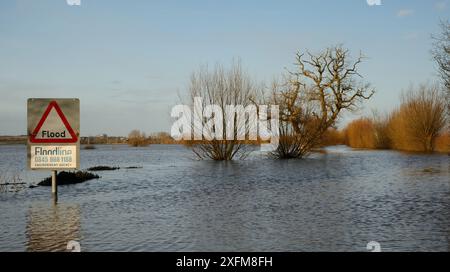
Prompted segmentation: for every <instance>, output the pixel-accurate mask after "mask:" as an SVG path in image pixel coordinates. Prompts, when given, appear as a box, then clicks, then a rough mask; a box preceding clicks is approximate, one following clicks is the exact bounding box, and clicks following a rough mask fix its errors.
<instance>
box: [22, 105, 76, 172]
mask: <svg viewBox="0 0 450 272" xmlns="http://www.w3.org/2000/svg"><path fill="white" fill-rule="evenodd" d="M27 109H28V110H27V117H28V167H29V168H30V169H51V170H64V169H77V168H79V149H80V139H79V136H80V102H79V100H78V99H37V98H30V99H28V108H27Z"/></svg>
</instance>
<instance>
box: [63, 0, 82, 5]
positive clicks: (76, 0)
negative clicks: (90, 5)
mask: <svg viewBox="0 0 450 272" xmlns="http://www.w3.org/2000/svg"><path fill="white" fill-rule="evenodd" d="M66 3H67V5H69V6H81V0H66Z"/></svg>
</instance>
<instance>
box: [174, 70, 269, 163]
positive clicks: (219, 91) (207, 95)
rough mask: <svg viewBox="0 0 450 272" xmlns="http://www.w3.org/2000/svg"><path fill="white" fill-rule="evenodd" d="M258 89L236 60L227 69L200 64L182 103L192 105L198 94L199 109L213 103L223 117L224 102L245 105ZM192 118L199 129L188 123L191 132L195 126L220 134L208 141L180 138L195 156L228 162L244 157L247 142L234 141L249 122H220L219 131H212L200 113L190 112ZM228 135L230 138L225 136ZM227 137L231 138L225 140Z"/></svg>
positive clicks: (248, 150) (253, 101) (252, 99)
mask: <svg viewBox="0 0 450 272" xmlns="http://www.w3.org/2000/svg"><path fill="white" fill-rule="evenodd" d="M261 89H262V88H261V87H260V86H259V85H258V84H256V83H255V82H254V81H253V80H252V79H251V77H250V76H249V75H248V74H247V73H246V72H245V71H244V70H243V69H242V67H241V64H240V62H239V61H237V62H233V64H232V66H231V67H230V68H229V69H225V68H224V67H223V66H221V65H216V66H215V67H214V69H208V67H203V68H201V69H200V70H199V71H197V72H194V73H193V74H192V76H191V82H190V86H189V94H188V95H189V97H188V99H189V101H188V103H186V104H189V105H191V106H193V105H194V103H195V99H196V97H201V98H202V100H201V103H202V105H201V106H202V108H205V107H206V106H207V105H217V106H218V107H219V110H220V111H221V113H222V116H227V115H226V107H227V105H241V106H243V107H244V108H246V107H247V106H248V105H252V104H254V103H255V100H254V99H255V98H256V95H257V94H258V93H261V92H262V91H261ZM193 118H197V119H198V120H199V122H200V125H201V127H200V128H196V127H195V125H194V124H191V126H192V127H191V130H193V131H194V134H195V130H196V129H199V130H200V131H203V130H206V131H207V132H208V133H209V134H210V135H216V134H217V133H221V134H222V135H218V136H221V137H214V138H213V139H211V140H205V139H203V137H202V139H201V140H200V139H198V140H196V139H192V140H185V141H183V143H184V144H185V145H186V146H188V147H190V148H191V149H192V151H193V152H194V154H195V155H196V156H197V157H198V158H199V159H212V160H217V161H222V160H224V161H229V160H233V159H234V158H245V157H246V156H247V155H248V154H249V152H250V149H249V146H248V143H249V141H246V140H238V132H239V131H241V130H244V131H246V132H248V129H247V127H248V126H249V125H248V124H246V123H248V122H244V124H241V126H242V127H239V123H237V125H236V127H232V128H228V127H227V126H226V125H225V124H223V125H224V126H223V129H222V130H221V132H219V131H220V130H217V131H216V128H215V126H214V127H212V128H210V129H208V121H209V119H208V118H204V117H203V116H202V112H195V111H194V113H193ZM212 118H214V117H212ZM235 118H236V117H235ZM223 120H225V118H223ZM228 130H230V131H228ZM228 134H230V135H233V136H234V137H227V135H228ZM247 134H248V133H246V135H247ZM194 136H195V135H194ZM220 138H221V139H220ZM230 138H231V139H233V140H229V139H230Z"/></svg>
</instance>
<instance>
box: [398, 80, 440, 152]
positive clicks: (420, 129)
mask: <svg viewBox="0 0 450 272" xmlns="http://www.w3.org/2000/svg"><path fill="white" fill-rule="evenodd" d="M446 107H447V102H446V99H445V96H444V95H443V92H442V91H441V90H440V89H439V87H438V86H437V85H429V84H428V85H421V86H419V87H418V88H416V89H414V88H412V89H410V90H409V91H408V92H407V93H406V94H404V95H403V96H402V103H401V105H400V107H399V108H398V109H397V110H395V111H394V112H393V113H392V115H391V117H390V120H389V138H390V139H391V142H392V147H393V148H394V149H398V150H404V151H421V152H432V151H434V150H435V144H436V139H437V138H438V136H439V135H440V134H441V133H443V130H444V128H445V125H446Z"/></svg>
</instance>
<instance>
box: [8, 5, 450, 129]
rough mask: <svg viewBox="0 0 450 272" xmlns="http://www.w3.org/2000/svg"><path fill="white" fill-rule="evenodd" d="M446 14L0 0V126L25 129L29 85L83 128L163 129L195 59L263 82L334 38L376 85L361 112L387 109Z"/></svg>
mask: <svg viewBox="0 0 450 272" xmlns="http://www.w3.org/2000/svg"><path fill="white" fill-rule="evenodd" d="M449 15H450V0H431V1H430V0H410V1H406V0H385V1H383V0H382V5H380V6H369V5H368V4H367V2H366V0H347V1H334V0H333V1H332V0H308V1H306V0H302V1H300V0H296V1H288V0H285V1H274V0H273V1H268V0H258V1H257V0H252V1H250V0H247V1H245V0H240V1H235V0H227V1H225V0H210V1H207V0H192V1H189V0H184V1H181V0H180V1H149V0H133V1H125V0H81V5H80V6H69V5H67V3H66V0H39V1H38V0H2V1H0V94H1V98H0V135H11V134H25V133H26V100H27V98H29V97H78V98H80V101H81V129H82V134H83V135H96V134H100V133H108V134H112V135H127V134H128V132H129V131H130V130H132V129H134V128H138V129H142V130H144V131H145V132H147V133H151V132H156V131H170V126H171V124H172V120H171V119H170V115H169V113H170V109H171V107H172V106H173V105H175V104H176V103H177V102H178V94H183V93H184V92H186V89H187V87H188V84H189V76H190V74H191V72H192V71H194V70H196V69H197V68H198V67H199V66H200V65H204V64H215V63H217V62H220V63H223V64H225V65H227V64H230V63H231V61H232V59H233V58H240V59H241V60H242V64H243V66H244V67H245V68H246V69H247V70H248V72H249V73H250V74H251V75H253V76H254V77H255V78H256V79H257V80H260V81H265V82H267V83H270V81H271V80H272V79H273V78H274V77H276V76H279V75H280V74H281V73H282V72H283V71H284V68H292V67H293V66H292V64H293V62H294V56H295V53H296V52H297V51H298V50H304V49H309V50H311V51H312V52H316V51H319V50H321V49H323V48H325V47H327V46H331V45H335V44H339V43H342V44H344V46H346V47H348V48H349V49H350V50H351V51H352V52H353V53H354V54H355V55H356V54H358V53H359V51H360V50H361V51H362V52H363V53H364V54H365V55H366V56H367V57H368V58H367V59H366V61H365V62H364V63H363V64H362V66H361V73H362V74H363V75H364V77H365V80H367V81H368V82H370V83H372V85H373V86H374V87H375V88H376V90H377V93H376V95H375V96H374V97H373V98H372V100H371V101H369V102H367V103H366V104H365V109H364V110H362V111H360V112H359V113H358V114H364V113H370V112H371V110H372V109H377V110H379V111H385V110H391V109H392V108H394V107H395V106H396V105H397V104H398V98H399V95H400V93H401V91H402V89H405V88H407V87H408V86H409V85H410V84H418V83H422V82H426V81H430V80H431V81H432V80H435V79H436V72H435V67H434V63H433V62H432V59H431V56H430V52H429V51H430V49H431V43H432V41H431V39H430V35H431V34H432V33H438V32H439V27H438V23H439V21H440V20H441V19H449ZM356 117H357V115H355V114H353V115H352V114H346V115H345V116H344V118H343V119H342V121H341V125H342V124H345V122H347V121H348V120H350V119H352V118H356Z"/></svg>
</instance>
